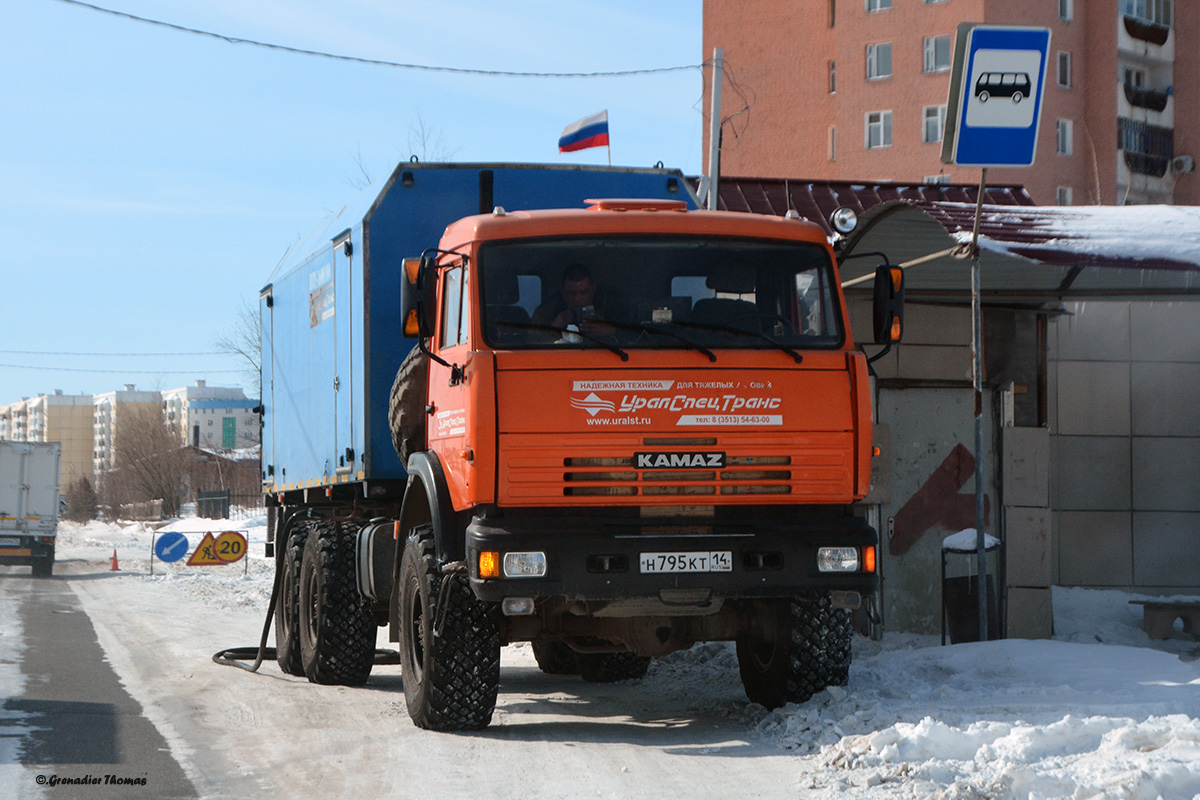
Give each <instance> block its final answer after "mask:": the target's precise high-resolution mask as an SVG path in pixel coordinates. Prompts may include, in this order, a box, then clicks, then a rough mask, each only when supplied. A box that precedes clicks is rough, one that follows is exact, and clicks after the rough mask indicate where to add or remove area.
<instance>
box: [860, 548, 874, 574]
mask: <svg viewBox="0 0 1200 800" xmlns="http://www.w3.org/2000/svg"><path fill="white" fill-rule="evenodd" d="M862 565H863V572H874V571H875V548H874V547H864V548H863V559H862Z"/></svg>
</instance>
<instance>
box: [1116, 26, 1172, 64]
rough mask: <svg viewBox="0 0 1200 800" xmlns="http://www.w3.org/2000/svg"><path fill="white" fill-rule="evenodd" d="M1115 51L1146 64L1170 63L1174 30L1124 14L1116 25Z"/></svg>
mask: <svg viewBox="0 0 1200 800" xmlns="http://www.w3.org/2000/svg"><path fill="white" fill-rule="evenodd" d="M1117 51H1118V52H1119V53H1120V54H1121V55H1123V56H1126V57H1132V58H1136V59H1137V60H1139V61H1143V62H1145V63H1148V64H1169V63H1172V62H1173V61H1175V30H1174V28H1171V27H1169V26H1167V25H1159V24H1156V23H1154V22H1150V21H1148V20H1144V19H1139V18H1138V17H1132V16H1129V15H1124V16H1122V17H1121V18H1120V22H1119V23H1118V25H1117Z"/></svg>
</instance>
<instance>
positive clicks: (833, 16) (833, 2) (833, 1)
mask: <svg viewBox="0 0 1200 800" xmlns="http://www.w3.org/2000/svg"><path fill="white" fill-rule="evenodd" d="M835 22H837V0H829V27H831V28H832V27H833V25H834V23H835Z"/></svg>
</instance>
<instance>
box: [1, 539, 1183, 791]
mask: <svg viewBox="0 0 1200 800" xmlns="http://www.w3.org/2000/svg"><path fill="white" fill-rule="evenodd" d="M226 525H227V523H226V522H225V521H221V522H219V523H213V522H211V521H207V520H194V519H192V520H188V519H185V520H179V521H176V522H173V523H172V524H171V525H170V526H168V528H165V529H162V530H166V529H172V530H177V531H179V532H182V533H185V535H187V536H188V537H189V540H190V541H191V542H192V543H193V544H194V543H196V542H197V541H198V540H199V537H201V536H203V535H204V533H206V532H209V531H210V529H211V530H216V531H219V530H225V529H227V528H226V527H224V526H226ZM242 530H243V531H244V532H245V533H246V534H247V536H248V538H250V540H251V542H252V543H257V542H261V541H263V539H264V538H265V528H264V526H263V523H262V522H261V521H251V522H247V523H246V524H245V525H244V527H243V528H242ZM154 535H155V533H154V531H152V530H150V529H149V528H146V527H144V526H124V527H122V526H116V525H105V524H101V523H89V524H88V525H82V526H70V525H67V526H64V530H63V538H62V541H61V544H60V546H61V547H62V552H63V554H64V556H65V557H66V558H92V559H93V560H98V561H99V562H100V563H104V559H107V558H108V557H109V556H110V555H111V552H112V550H113V549H114V548H115V549H116V550H117V551H118V554H119V555H120V557H121V564H122V569H123V570H125V571H126V572H125V574H124V575H121V576H113V577H114V578H115V579H114V580H106V581H89V582H86V583H84V584H83V585H82V587H81V591H82V596H83V598H84V600H85V602H86V604H87V605H88V606H89V607H90V608H89V611H94V608H91V607H100V606H103V607H105V608H109V609H111V608H113V607H114V604H121V605H122V606H123V610H124V611H125V613H126V614H127V615H128V614H132V613H134V612H136V613H138V614H140V615H142V616H144V617H145V619H144V620H142V621H141V622H134V621H132V619H131V618H130V617H129V616H126V618H125V619H124V620H122V621H120V622H119V623H118V622H117V621H114V620H112V615H111V614H110V615H109V621H107V622H102V623H101V624H99V625H98V630H99V635H100V638H101V643H102V644H104V646H105V649H106V652H109V655H110V659H111V660H112V662H113V663H114V665H115V666H116V668H117V669H118V672H119V673H120V674H121V675H122V678H123V680H125V681H126V685H127V686H129V687H130V690H131V691H132V692H133V693H134V694H135V695H136V696H137V697H138V699H139V701H140V702H142V703H143V705H144V706H146V707H147V714H148V716H150V717H151V719H154V720H155V721H156V724H160V728H162V727H167V728H171V727H172V726H178V730H169V731H168V734H167V735H168V740H169V741H170V742H171V743H172V748H173V750H175V751H176V753H177V755H178V756H179V757H180V758H181V761H183V762H189V763H191V764H192V766H191V768H189V767H188V766H187V763H185V769H189V775H191V776H193V779H194V780H195V781H196V782H197V785H198V786H202V787H204V788H203V789H202V790H208V789H212V790H213V791H217V790H220V791H224V792H228V793H229V794H231V795H237V793H238V792H237V791H234V790H233V788H231V787H238V788H239V789H240V788H242V787H241V784H240V783H239V781H241V782H244V781H246V780H250V779H251V778H250V777H249V776H251V775H253V774H258V775H268V774H273V775H275V776H276V777H278V772H277V771H274V772H273V771H272V769H271V768H270V766H269V764H268V762H270V763H277V764H284V763H287V764H292V765H294V766H293V767H292V768H293V769H295V770H297V773H296V775H297V778H296V780H297V781H299V780H301V778H303V779H305V780H307V779H308V778H311V777H313V776H310V775H308V773H307V772H305V770H311V769H313V767H311V766H304V765H305V764H306V763H307V759H308V757H309V753H310V752H311V751H310V750H308V749H306V747H308V748H311V747H312V742H311V737H310V738H309V739H308V740H307V741H308V744H307V745H306V744H305V741H306V739H305V737H304V736H302V735H301V733H300V731H297V732H296V736H295V742H291V741H288V740H284V739H278V738H275V739H273V740H272V742H273V743H272V745H271V748H270V749H267V750H263V749H258V750H254V751H253V752H249V751H248V752H245V753H242V752H241V751H230V752H227V753H222V754H221V755H220V757H219V758H217V757H215V756H212V755H208V756H206V755H205V754H204V752H203V748H202V747H201V746H200V745H199V741H200V740H201V739H202V737H200V735H199V733H198V728H202V727H203V726H204V725H205V724H207V723H205V722H204V721H203V720H197V721H194V722H193V721H189V718H188V717H187V716H186V715H185V714H181V713H180V712H181V711H182V710H183V709H185V708H188V707H189V706H188V698H186V697H176V696H175V695H174V692H175V691H176V687H175V684H172V683H170V682H168V681H166V680H165V678H164V679H163V681H162V682H156V680H157V679H156V678H155V673H154V669H152V667H151V666H148V665H147V664H146V663H145V662H144V659H145V655H144V654H145V653H146V652H147V651H146V649H145V648H144V647H143V646H140V645H139V646H138V647H137V649H136V651H135V650H133V649H130V651H129V652H128V653H125V654H121V653H118V651H119V650H120V649H121V648H123V647H126V645H125V644H124V643H123V641H121V640H122V639H123V638H125V637H126V636H129V635H130V634H129V633H128V630H129V628H128V626H136V625H139V624H140V625H142V626H144V628H145V630H144V631H143V632H142V633H139V635H138V636H137V637H134V638H135V639H136V641H137V642H142V641H143V637H145V636H150V635H153V636H156V637H159V638H160V639H161V641H159V642H157V643H156V647H155V649H156V650H160V649H161V650H162V651H163V652H165V653H169V654H170V655H169V659H170V663H171V664H172V665H173V666H174V668H176V669H183V670H184V671H185V672H186V673H188V674H193V673H194V675H195V678H194V681H195V682H196V683H197V684H202V685H203V686H204V689H203V691H204V692H205V693H206V695H214V696H215V695H216V694H217V693H220V692H223V691H226V690H225V689H224V686H225V685H226V684H227V683H228V684H229V685H230V686H231V687H232V686H237V687H240V689H239V692H240V693H239V694H238V695H236V698H237V699H236V703H237V707H238V708H239V709H240V710H239V714H241V715H244V716H246V717H248V718H250V719H253V720H254V721H255V725H269V723H268V722H267V720H268V719H271V718H272V715H275V716H276V717H280V718H284V719H286V718H288V717H289V716H293V715H294V717H295V718H296V719H308V718H310V717H314V718H315V717H317V716H319V715H325V714H328V715H333V716H332V717H331V718H332V719H333V720H334V721H333V722H330V721H329V719H328V718H326V717H324V716H322V717H321V718H322V719H323V720H325V721H324V722H323V723H322V725H324V727H320V726H316V725H315V724H314V733H313V736H320V737H321V739H322V741H325V742H329V743H330V744H329V745H328V746H329V747H331V748H334V749H335V750H336V752H337V759H338V764H339V770H338V773H339V774H341V773H344V774H345V776H344V777H340V778H335V777H334V774H333V773H322V780H326V781H333V782H334V783H336V784H337V785H335V786H331V787H329V790H330V792H331V794H332V795H339V794H343V795H344V794H354V793H357V791H358V786H359V784H358V783H355V781H358V782H362V781H363V780H365V777H364V776H369V777H370V778H371V780H380V781H384V782H386V781H392V780H394V781H399V783H394V784H392V785H402V784H403V781H404V780H405V774H406V773H404V770H405V769H409V770H411V769H419V770H425V769H426V766H414V765H421V764H426V762H425V761H423V760H422V759H421V758H417V759H416V760H415V761H414V760H412V759H409V760H408V761H407V764H408V766H403V764H404V763H405V762H404V761H402V760H400V759H398V758H397V759H395V762H394V764H393V765H391V766H389V763H388V762H386V759H385V761H384V762H380V761H379V759H378V757H377V756H378V755H379V753H380V752H386V748H387V747H388V746H389V745H387V744H384V743H386V742H389V741H392V740H396V746H399V742H400V740H403V742H404V748H405V749H406V750H413V749H414V748H415V752H425V751H426V750H428V751H429V752H428V753H426V756H427V758H428V759H431V760H430V761H429V762H428V769H429V770H432V769H433V766H435V765H436V763H437V759H439V758H446V757H451V756H450V755H448V754H450V753H459V756H453V757H454V758H458V757H460V756H462V757H466V756H463V755H462V754H464V753H468V752H469V754H470V756H469V757H470V759H471V760H472V761H473V762H478V763H479V765H480V768H481V769H485V770H498V772H497V773H496V774H497V775H498V776H499V777H500V779H501V784H502V785H510V784H507V783H505V781H507V780H510V779H511V780H515V781H517V782H516V783H514V784H511V785H510V786H511V787H512V788H513V791H512V792H509V794H507V795H504V796H518V794H517V793H516V787H518V786H519V787H520V791H521V792H522V794H521V796H529V797H546V796H563V797H566V796H570V795H571V791H570V787H571V786H572V785H573V784H572V783H571V781H570V780H569V779H568V776H567V773H569V772H570V770H571V769H586V770H587V773H586V774H587V775H588V789H589V793H592V794H595V795H596V796H601V797H652V796H668V795H672V794H678V793H685V794H687V795H688V796H690V797H696V798H699V797H723V796H728V795H729V791H730V787H731V786H737V787H741V789H744V790H745V791H744V793H745V794H758V795H762V796H793V797H805V798H833V797H863V798H926V797H937V798H943V799H945V800H965V799H966V798H1021V799H1022V800H1042V799H1043V798H1080V799H1081V800H1082V799H1083V798H1151V799H1153V798H1157V797H1162V798H1165V799H1167V800H1170V799H1171V798H1193V797H1196V796H1200V643H1198V642H1197V641H1196V640H1194V639H1192V638H1190V637H1187V636H1184V635H1182V634H1181V633H1177V634H1176V635H1174V636H1173V637H1171V638H1169V639H1167V640H1165V641H1151V640H1150V639H1149V638H1148V637H1147V636H1146V634H1145V633H1144V632H1143V631H1142V628H1141V610H1140V608H1139V607H1137V606H1131V605H1130V603H1129V601H1130V600H1133V599H1139V598H1140V597H1141V596H1139V595H1131V594H1127V593H1124V592H1118V591H1092V590H1084V589H1055V591H1054V608H1055V630H1056V631H1057V634H1056V637H1055V639H1054V640H1048V641H1025V640H1006V641H993V642H985V643H970V644H961V645H954V646H949V647H941V646H939V644H938V638H937V637H935V636H918V635H905V634H891V633H889V634H887V635H886V636H885V637H884V638H883V640H882V641H880V642H875V641H870V640H868V639H864V638H861V637H856V639H855V641H854V649H855V657H854V664H853V667H852V668H851V673H850V683H849V685H848V686H846V687H835V688H830V689H828V690H826V691H824V692H822V693H820V694H819V695H818V696H817V697H815V698H813V699H812V700H811V701H810V702H808V703H805V704H802V705H790V706H786V707H784V708H781V709H778V710H775V711H770V712H768V711H767V710H766V709H764V708H762V707H761V706H758V705H755V704H753V703H750V702H749V701H747V700H746V699H745V695H744V693H743V692H742V689H741V682H740V678H739V675H738V668H737V658H736V655H735V652H734V648H733V646H732V645H729V644H722V643H717V644H702V645H698V646H696V647H694V648H692V649H691V650H689V651H686V652H683V653H677V654H674V655H672V656H668V657H666V658H662V659H658V660H656V661H655V662H653V664H652V665H651V668H650V672H649V674H648V675H647V677H646V678H645V679H643V680H642V681H638V682H631V683H628V684H619V685H612V686H596V685H588V684H584V683H582V682H579V681H578V679H574V678H550V677H549V676H543V675H540V674H539V673H538V672H537V671H536V669H535V668H533V666H532V658H531V657H530V654H529V652H528V647H527V646H525V645H514V646H512V647H509V648H506V650H505V653H504V656H503V660H502V663H503V664H504V667H503V671H502V677H501V701H500V705H499V707H498V708H497V715H496V718H495V721H494V723H493V726H492V728H490V729H489V731H488V732H487V733H486V734H483V735H481V736H478V737H461V738H455V737H445V736H437V735H434V734H429V733H428V732H424V731H417V730H415V729H411V724H410V723H409V721H408V718H407V716H406V715H405V713H404V711H403V698H402V696H399V697H397V696H396V695H395V691H396V688H397V687H398V683H397V680H398V678H399V676H398V674H394V673H395V671H394V670H393V671H391V672H389V671H387V670H384V671H382V672H381V674H380V676H379V677H378V679H377V678H375V677H373V678H372V681H373V682H375V684H374V689H373V690H372V689H371V686H370V685H369V686H368V687H366V688H364V689H362V690H356V691H346V690H344V689H342V688H338V687H314V686H311V685H310V684H307V683H306V682H304V681H302V680H297V679H290V678H288V679H283V678H280V677H279V675H278V671H277V668H275V667H274V666H273V665H271V666H270V667H265V668H264V670H265V671H267V672H269V673H270V676H268V677H267V678H264V677H263V676H256V677H250V676H247V677H245V678H243V679H240V680H236V681H234V682H233V683H230V681H231V680H232V678H231V676H229V675H224V674H219V673H221V672H222V668H220V667H215V666H210V665H208V664H206V663H204V660H205V658H206V657H207V654H208V653H210V652H212V650H215V649H217V647H218V646H228V645H231V644H250V643H252V642H253V641H255V640H256V639H257V628H258V626H260V625H261V615H262V614H263V613H265V610H266V607H267V603H268V600H269V592H270V587H271V579H272V577H273V563H272V562H271V561H268V560H266V559H265V558H263V556H262V548H261V546H253V545H252V548H251V550H252V557H251V558H250V559H249V560H248V562H246V563H239V564H236V565H232V566H224V567H213V568H207V569H203V568H185V567H178V566H177V565H161V564H156V565H155V574H154V576H153V577H152V576H150V575H149V571H148V566H149V564H148V560H147V555H148V553H149V552H150V541H151V538H152V537H153V536H154ZM96 556H98V557H99V558H96ZM197 609H204V611H205V613H206V614H207V613H208V612H209V611H212V612H219V615H214V616H212V617H211V619H218V618H220V619H226V620H228V621H229V624H230V625H231V627H229V628H228V629H227V630H213V629H212V626H211V625H205V624H204V622H205V620H204V619H202V618H201V615H200V614H198V613H197ZM0 614H3V605H0ZM92 617H93V619H96V617H97V615H96V614H95V613H92ZM234 619H236V620H239V622H238V623H237V625H236V626H233V625H232V620H234ZM180 621H185V622H186V623H187V624H180ZM118 624H121V625H124V626H127V627H126V628H124V629H121V630H122V631H124V632H123V633H122V634H118V633H117V630H118V629H117V628H116V627H115V626H116V625H118ZM108 626H114V627H113V631H111V632H106V627H108ZM189 626H190V627H189ZM235 628H236V630H235ZM151 632H152V633H151ZM241 639H245V641H241ZM0 641H3V639H0ZM381 644H385V643H383V642H381ZM2 668H3V665H2V664H0V680H3V679H4V678H3V676H4V674H5V673H4V672H3V669H2ZM213 670H216V671H217V673H218V674H215V675H210V674H209V673H210V672H212V671H213ZM166 674H169V673H166ZM271 676H274V678H275V679H274V680H270V679H268V678H269V677H271ZM160 683H161V685H160ZM547 687H548V688H547ZM230 691H232V689H230ZM257 695H263V696H264V697H266V698H267V699H266V700H259V699H256V696H257ZM229 702H234V701H232V700H231V701H229ZM330 702H332V703H333V704H334V705H332V706H328V709H329V710H325V709H326V704H327V703H330ZM243 706H244V707H245V708H244V709H243ZM289 709H290V710H289ZM337 715H345V716H346V717H347V719H346V721H345V722H344V723H343V722H341V721H340V719H341V718H340V716H337ZM239 719H240V717H239ZM363 719H372V720H376V721H377V724H376V725H375V726H372V727H371V729H370V730H369V731H365V730H364V729H363V726H362V720H363ZM164 720H165V722H164ZM223 722H224V723H228V720H224V721H223ZM0 724H3V721H2V720H0ZM335 725H343V726H344V727H342V728H338V727H330V726H335ZM410 729H411V730H410ZM669 731H674V732H673V733H668V732H669ZM200 732H202V731H200ZM563 735H566V737H567V739H568V740H569V741H570V742H571V744H570V746H569V747H567V748H565V749H564V743H563V741H562V738H561V737H562V736H563ZM396 737H400V738H399V739H396ZM576 742H577V743H578V748H577V749H573V748H575V747H576V745H575V743H576ZM206 746H212V745H206ZM219 746H220V745H218V747H219ZM241 746H242V747H245V745H244V744H243V745H241ZM256 746H257V745H256ZM380 748H384V750H383V751H381V750H380ZM458 748H465V749H463V750H461V751H460V750H459V749H458ZM359 754H361V755H359ZM372 754H374V755H372ZM439 754H441V755H439ZM414 758H416V757H415V756H414ZM546 758H550V759H551V762H555V763H557V762H556V759H565V760H564V761H563V762H562V763H561V764H559V766H560V767H561V769H559V770H558V771H557V772H555V771H549V772H548V771H546V770H545V769H544V765H545V763H550V762H546V761H545V759H546ZM689 758H690V759H700V760H699V761H695V760H691V761H689V760H687V759H689ZM535 762H536V764H541V765H542V766H540V767H539V766H536V764H535ZM197 764H198V765H199V766H196V765H197ZM254 764H257V765H258V766H251V765H254ZM485 764H486V765H489V766H487V767H485V766H484V765H485ZM568 764H570V765H573V766H568ZM222 765H225V766H222ZM229 765H237V766H229ZM584 765H586V767H585V766H584ZM228 770H233V772H231V773H230V775H232V777H229V778H223V777H222V775H224V774H225V772H226V771H228ZM714 770H715V771H714ZM560 773H561V774H560ZM505 776H507V778H505ZM715 776H719V777H715ZM264 780H266V778H264ZM272 780H274V779H272ZM289 785H290V784H289ZM785 787H786V788H785ZM296 788H300V784H297V787H296ZM443 788H445V789H446V790H447V792H448V793H449V794H450V795H452V794H453V787H452V786H450V785H449V784H447V786H445V787H443ZM460 788H461V787H460ZM576 788H578V787H576ZM591 790H595V791H594V792H592V791H591ZM430 796H431V797H434V796H448V795H447V793H446V792H442V793H439V792H438V791H433V792H432V793H431V794H430Z"/></svg>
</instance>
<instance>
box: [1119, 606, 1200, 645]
mask: <svg viewBox="0 0 1200 800" xmlns="http://www.w3.org/2000/svg"><path fill="white" fill-rule="evenodd" d="M1129 603H1130V605H1135V606H1141V607H1142V628H1144V629H1145V631H1146V634H1147V635H1148V636H1149V637H1150V638H1151V639H1166V638H1167V637H1168V636H1170V635H1171V632H1172V631H1173V630H1175V620H1177V619H1181V620H1183V632H1184V633H1186V634H1188V635H1189V636H1192V637H1195V638H1200V600H1130V601H1129Z"/></svg>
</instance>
